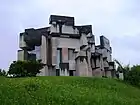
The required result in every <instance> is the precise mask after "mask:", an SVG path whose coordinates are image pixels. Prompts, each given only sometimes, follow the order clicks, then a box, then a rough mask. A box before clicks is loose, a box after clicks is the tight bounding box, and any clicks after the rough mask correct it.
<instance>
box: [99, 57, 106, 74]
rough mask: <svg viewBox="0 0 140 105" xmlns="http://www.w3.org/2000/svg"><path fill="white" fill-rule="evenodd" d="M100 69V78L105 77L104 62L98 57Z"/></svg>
mask: <svg viewBox="0 0 140 105" xmlns="http://www.w3.org/2000/svg"><path fill="white" fill-rule="evenodd" d="M100 68H101V70H102V76H105V70H104V61H103V57H102V56H101V55H100Z"/></svg>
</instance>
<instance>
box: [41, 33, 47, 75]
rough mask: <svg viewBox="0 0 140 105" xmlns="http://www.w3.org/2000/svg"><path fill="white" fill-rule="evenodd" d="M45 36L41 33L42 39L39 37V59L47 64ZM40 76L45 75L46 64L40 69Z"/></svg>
mask: <svg viewBox="0 0 140 105" xmlns="http://www.w3.org/2000/svg"><path fill="white" fill-rule="evenodd" d="M47 50H48V49H47V38H46V37H45V36H44V35H42V39H41V51H40V52H41V54H40V55H41V60H42V63H44V64H47ZM40 75H42V76H46V75H48V67H47V65H46V66H45V67H44V68H43V69H42V70H41V74H40Z"/></svg>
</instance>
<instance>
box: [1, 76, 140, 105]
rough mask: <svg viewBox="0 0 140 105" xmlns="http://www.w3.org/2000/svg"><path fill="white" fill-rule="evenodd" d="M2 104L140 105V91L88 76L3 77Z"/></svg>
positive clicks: (110, 80) (111, 80)
mask: <svg viewBox="0 0 140 105" xmlns="http://www.w3.org/2000/svg"><path fill="white" fill-rule="evenodd" d="M0 105H140V89H138V88H135V87H132V86H130V85H127V84H124V83H122V82H119V81H117V80H113V79H106V78H88V77H87V78H86V77H33V78H5V77H0Z"/></svg>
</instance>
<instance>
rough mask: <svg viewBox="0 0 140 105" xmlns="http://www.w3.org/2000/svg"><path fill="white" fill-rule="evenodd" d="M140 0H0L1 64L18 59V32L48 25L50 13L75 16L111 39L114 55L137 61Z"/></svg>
mask: <svg viewBox="0 0 140 105" xmlns="http://www.w3.org/2000/svg"><path fill="white" fill-rule="evenodd" d="M139 5H140V1H139V0H0V68H3V69H7V68H8V66H9V64H10V63H11V62H12V61H13V60H16V59H17V49H18V47H19V44H18V43H19V42H18V39H19V38H18V37H19V33H20V32H22V31H24V29H25V28H31V27H33V28H39V27H46V26H48V25H49V24H48V19H49V16H50V15H51V14H56V15H68V16H74V17H75V20H76V24H77V25H80V24H91V25H93V33H94V34H95V36H96V42H97V44H98V43H99V36H100V35H102V34H103V35H104V36H106V37H107V38H109V39H110V42H111V46H112V49H113V58H116V59H118V60H119V61H121V62H122V63H123V64H128V63H130V64H140V6H139Z"/></svg>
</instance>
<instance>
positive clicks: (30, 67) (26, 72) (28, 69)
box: [8, 60, 45, 77]
mask: <svg viewBox="0 0 140 105" xmlns="http://www.w3.org/2000/svg"><path fill="white" fill-rule="evenodd" d="M44 66H45V64H43V63H41V61H34V60H29V61H13V63H12V64H11V65H10V67H9V71H8V74H13V75H14V76H16V77H25V76H36V74H37V73H40V69H42V68H43V67H44Z"/></svg>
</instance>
